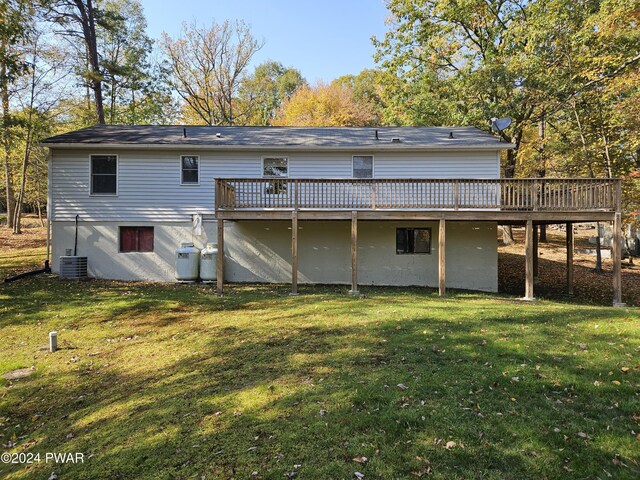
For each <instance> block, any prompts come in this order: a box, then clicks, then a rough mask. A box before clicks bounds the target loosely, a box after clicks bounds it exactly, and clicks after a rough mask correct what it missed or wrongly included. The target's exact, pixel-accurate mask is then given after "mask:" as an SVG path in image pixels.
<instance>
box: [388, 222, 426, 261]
mask: <svg viewBox="0 0 640 480" xmlns="http://www.w3.org/2000/svg"><path fill="white" fill-rule="evenodd" d="M396 253H397V254H398V255H403V254H407V253H431V229H430V228H397V229H396Z"/></svg>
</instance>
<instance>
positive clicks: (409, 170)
mask: <svg viewBox="0 0 640 480" xmlns="http://www.w3.org/2000/svg"><path fill="white" fill-rule="evenodd" d="M108 153H109V154H115V153H117V155H118V196H117V197H106V196H90V160H89V158H90V155H99V154H102V152H100V151H99V150H98V151H96V149H92V150H90V149H87V150H62V149H60V150H58V149H55V148H54V149H53V151H52V155H51V180H50V181H51V215H52V219H53V220H58V221H61V220H69V221H71V220H73V219H74V218H75V215H76V214H78V215H80V221H121V220H124V221H166V222H178V221H180V222H184V221H190V217H191V215H192V214H194V213H201V214H205V215H209V214H213V213H214V198H215V197H214V185H213V180H214V178H216V177H221V178H224V177H240V178H243V177H244V178H261V177H262V175H263V165H262V158H263V157H270V158H273V157H287V158H288V159H289V162H288V173H289V177H290V178H351V177H352V174H353V163H352V162H353V160H352V157H353V155H358V153H354V152H326V153H323V152H309V153H306V152H305V153H301V152H287V151H283V152H278V154H274V155H265V153H264V152H260V151H256V152H214V151H202V152H200V159H199V168H200V174H199V180H200V184H199V185H192V186H190V187H189V188H183V187H182V186H181V183H180V182H181V162H180V161H176V159H179V158H180V155H181V154H182V152H180V151H171V150H170V151H163V150H157V151H153V150H144V151H140V150H126V149H122V150H119V151H117V152H113V151H109V152H108ZM363 154H364V152H363ZM375 177H376V178H500V161H499V155H498V154H497V153H496V152H426V153H424V154H420V153H413V152H412V153H403V152H376V154H375Z"/></svg>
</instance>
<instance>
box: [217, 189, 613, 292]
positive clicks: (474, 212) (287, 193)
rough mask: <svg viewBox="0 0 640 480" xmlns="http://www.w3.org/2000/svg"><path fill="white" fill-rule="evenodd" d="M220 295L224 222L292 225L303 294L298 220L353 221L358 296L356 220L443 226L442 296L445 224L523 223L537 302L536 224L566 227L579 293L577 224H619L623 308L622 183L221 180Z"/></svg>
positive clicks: (294, 261) (529, 280) (440, 244)
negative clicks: (575, 250) (575, 251)
mask: <svg viewBox="0 0 640 480" xmlns="http://www.w3.org/2000/svg"><path fill="white" fill-rule="evenodd" d="M215 187H216V188H215V209H216V218H217V220H218V251H219V252H220V254H219V255H218V272H217V278H218V280H217V291H218V293H219V294H221V293H222V291H223V279H224V221H243V220H252V221H253V220H290V221H291V223H292V228H291V267H292V268H291V285H292V294H297V276H298V239H297V230H298V222H299V221H305V220H336V221H341V220H342V221H350V222H351V272H352V281H351V292H353V293H356V292H357V291H358V258H357V256H358V221H371V220H376V221H385V220H387V221H388V220H416V221H418V220H434V221H438V222H439V237H438V238H439V239H438V283H439V293H440V295H444V294H445V292H446V268H445V265H446V238H445V231H446V230H445V226H446V222H447V221H456V222H458V221H476V222H478V221H488V222H497V223H498V224H501V225H525V226H526V241H525V256H526V275H525V277H526V286H525V292H524V297H523V298H524V299H526V300H533V299H534V292H533V286H534V275H535V274H534V271H535V270H537V268H536V267H537V258H538V253H537V243H538V242H537V233H536V232H537V230H536V226H537V225H542V224H554V223H555V224H566V226H567V229H566V231H567V289H568V291H569V293H572V292H573V235H572V233H573V230H572V224H573V223H583V222H613V224H614V229H613V231H614V239H613V246H612V258H613V292H614V295H613V304H614V305H623V304H622V291H621V290H622V288H621V285H622V282H621V276H620V273H621V267H620V264H621V248H620V233H621V208H620V205H621V204H620V201H621V181H620V180H619V179H591V178H589V179H584V178H580V179H546V178H544V179H543V178H536V179H292V178H225V179H216V180H215Z"/></svg>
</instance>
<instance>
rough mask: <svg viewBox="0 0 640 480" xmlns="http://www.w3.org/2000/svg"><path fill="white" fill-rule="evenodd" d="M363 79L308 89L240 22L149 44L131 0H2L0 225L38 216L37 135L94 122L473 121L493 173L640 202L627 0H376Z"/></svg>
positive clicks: (42, 189)
mask: <svg viewBox="0 0 640 480" xmlns="http://www.w3.org/2000/svg"><path fill="white" fill-rule="evenodd" d="M387 8H388V10H389V15H390V18H391V20H392V21H390V22H389V31H388V32H387V34H386V35H385V37H384V38H372V42H373V43H374V45H375V47H376V52H377V53H376V57H375V60H376V65H377V67H376V68H375V69H368V70H364V71H362V72H359V73H357V74H354V75H347V76H343V77H339V78H336V79H335V80H333V81H331V82H329V83H317V84H313V85H310V84H309V83H308V82H307V81H306V80H305V79H304V78H303V76H302V75H301V73H300V72H299V71H298V70H297V69H296V68H295V67H294V66H284V65H282V64H281V63H280V62H278V61H276V60H272V61H267V62H265V63H262V64H259V65H257V66H255V67H253V64H252V59H253V57H254V55H255V53H256V52H258V51H259V50H260V48H261V47H262V45H263V41H262V40H259V39H257V38H255V37H254V35H253V34H252V32H251V27H250V26H249V25H247V24H246V23H245V22H243V21H242V20H223V21H221V22H220V23H217V22H216V21H214V20H211V22H210V23H208V24H197V23H195V22H193V23H191V24H184V25H183V27H182V31H181V34H180V35H179V36H178V37H177V38H172V37H170V36H169V35H167V34H163V35H162V38H160V39H153V38H150V37H149V36H148V34H147V32H146V28H147V24H146V20H145V16H144V12H143V9H142V6H141V4H140V2H139V1H138V0H37V1H27V0H0V96H1V104H2V119H1V128H2V130H1V132H0V142H1V152H2V153H1V154H2V167H3V175H2V180H0V184H1V186H2V190H3V192H4V195H3V199H2V200H0V211H6V213H7V215H6V222H5V225H6V227H8V228H11V229H12V230H13V232H14V233H20V218H21V213H23V212H37V213H38V214H39V215H40V217H41V218H42V215H43V211H44V208H45V205H46V194H47V192H46V190H47V159H46V149H44V148H43V147H40V146H39V142H40V140H41V139H43V138H45V137H47V136H50V135H54V134H58V133H63V132H66V131H69V130H74V129H78V128H82V127H85V126H89V125H94V124H98V123H108V124H187V125H296V126H374V125H415V126H418V125H426V126H438V125H473V126H476V127H478V128H481V129H483V130H487V131H488V130H490V128H491V125H490V120H489V119H490V118H492V117H510V118H511V119H512V120H513V122H512V124H511V126H510V127H509V128H508V129H506V130H505V131H503V132H501V133H500V135H501V136H502V137H503V139H504V140H505V141H510V142H513V143H514V144H515V145H516V148H515V150H513V151H511V152H508V153H506V154H505V155H504V157H503V159H502V166H503V176H504V177H582V176H588V177H623V178H624V179H625V180H624V205H623V209H624V211H625V221H626V222H628V223H633V222H637V218H638V217H637V212H638V209H639V208H640V67H639V66H640V1H638V0H632V1H622V0H610V1H585V0H577V1H576V0H571V1H569V0H554V1H552V0H537V1H530V0H514V1H508V0H457V1H450V0H440V1H428V0H388V2H387Z"/></svg>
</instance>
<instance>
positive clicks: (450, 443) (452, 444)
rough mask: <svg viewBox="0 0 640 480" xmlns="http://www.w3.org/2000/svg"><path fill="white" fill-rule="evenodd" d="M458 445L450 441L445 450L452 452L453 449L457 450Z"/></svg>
mask: <svg viewBox="0 0 640 480" xmlns="http://www.w3.org/2000/svg"><path fill="white" fill-rule="evenodd" d="M456 445H458V444H457V443H456V442H454V441H451V440H450V441H448V442H447V444H446V445H445V446H444V448H446V449H447V450H451V449H452V448H455V447H456Z"/></svg>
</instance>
